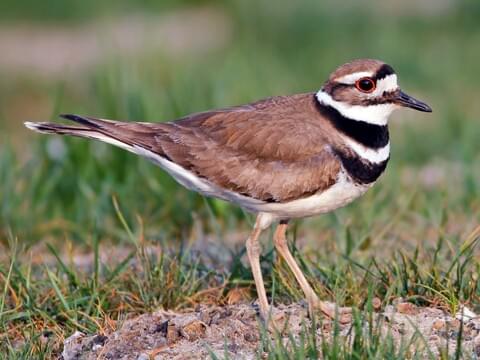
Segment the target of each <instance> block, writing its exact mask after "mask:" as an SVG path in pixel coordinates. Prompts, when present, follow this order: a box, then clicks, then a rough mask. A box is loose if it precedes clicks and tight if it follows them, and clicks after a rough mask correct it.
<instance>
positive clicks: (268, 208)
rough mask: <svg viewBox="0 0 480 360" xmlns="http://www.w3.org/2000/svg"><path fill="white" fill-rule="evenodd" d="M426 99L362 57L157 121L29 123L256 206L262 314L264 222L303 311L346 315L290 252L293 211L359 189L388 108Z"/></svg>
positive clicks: (322, 209)
mask: <svg viewBox="0 0 480 360" xmlns="http://www.w3.org/2000/svg"><path fill="white" fill-rule="evenodd" d="M399 107H408V108H412V109H415V110H419V111H424V112H431V111H432V110H431V108H430V107H429V106H428V105H427V104H425V103H423V102H421V101H419V100H416V99H414V98H413V97H411V96H409V95H407V94H405V93H404V92H403V91H401V90H400V88H399V86H398V84H397V75H396V74H395V72H394V70H393V68H392V67H391V66H389V65H387V64H385V63H383V62H382V61H378V60H371V59H360V60H354V61H351V62H349V63H346V64H344V65H342V66H340V67H339V68H337V69H336V70H335V71H334V72H333V73H331V75H330V77H329V78H328V80H327V81H326V82H325V83H324V84H323V86H322V87H321V89H320V90H319V91H317V92H310V93H304V94H297V95H290V96H275V97H270V98H267V99H263V100H260V101H256V102H253V103H250V104H247V105H241V106H235V107H230V108H225V109H219V110H211V111H206V112H201V113H196V114H192V115H188V116H186V117H183V118H181V119H178V120H175V121H171V122H164V123H145V122H119V121H112V120H104V119H97V118H93V117H88V116H79V115H70V114H69V115H61V116H62V117H63V118H65V119H68V120H71V121H73V122H75V123H77V124H76V125H73V126H69V125H62V124H56V123H45V122H40V123H35V122H26V123H25V125H26V126H27V127H28V128H29V129H32V130H35V131H38V132H41V133H51V134H60V135H72V136H79V137H83V138H88V139H95V140H100V141H103V142H106V143H109V144H112V145H115V146H118V147H120V148H123V149H126V150H128V151H130V152H132V153H135V154H137V155H140V156H142V157H145V158H147V159H149V160H151V161H152V162H154V163H155V164H157V165H158V166H160V167H161V168H163V169H164V170H165V171H167V172H168V173H169V174H170V175H171V176H172V177H173V178H175V179H176V180H177V181H178V182H179V183H180V184H181V185H183V186H185V187H186V188H188V189H190V190H193V191H197V192H199V193H201V194H203V195H205V196H211V197H216V198H220V199H223V200H226V201H230V202H232V203H235V204H237V205H239V206H241V207H243V208H244V209H246V210H248V211H251V212H253V213H255V214H257V215H256V222H255V226H254V228H253V231H252V233H251V234H250V236H249V237H248V239H247V241H246V249H247V255H248V259H249V261H250V265H251V269H252V273H253V278H254V280H255V285H256V289H257V294H258V300H259V308H260V315H261V316H262V318H263V319H265V320H267V318H268V316H269V314H270V306H269V303H268V299H267V294H266V291H265V287H264V282H263V278H262V273H261V268H260V251H261V248H260V244H259V242H258V239H259V236H260V233H261V232H262V230H265V229H266V228H268V227H269V226H270V225H271V224H272V223H278V225H277V228H276V230H275V233H274V237H273V242H274V246H275V248H276V250H277V251H278V253H279V254H280V256H282V257H283V258H284V260H285V261H286V263H287V264H288V266H289V267H290V269H291V271H292V272H293V274H294V276H295V278H296V280H297V281H298V283H299V285H300V287H301V289H302V290H303V292H304V294H305V297H306V300H307V302H308V304H309V309H310V310H312V311H313V310H317V309H318V310H320V311H321V312H323V313H324V314H326V315H328V316H329V317H332V318H333V317H335V315H336V314H337V315H340V316H343V315H345V316H348V312H349V309H348V308H339V307H337V306H336V305H335V304H333V303H329V302H326V301H321V300H320V299H319V298H318V296H317V295H316V294H315V292H314V290H313V289H312V287H311V286H310V284H309V283H308V281H307V279H306V278H305V276H304V274H303V273H302V271H301V269H300V267H299V266H298V264H297V262H296V261H295V259H294V257H293V256H292V254H291V253H290V250H289V248H288V245H287V240H286V234H285V233H286V230H287V226H288V222H289V220H291V219H296V218H304V217H309V216H313V215H317V214H322V213H326V212H330V211H332V210H335V209H337V208H339V207H342V206H344V205H346V204H348V203H350V202H351V201H353V200H354V199H356V198H358V197H359V196H361V195H362V194H364V193H365V192H366V191H367V190H368V189H369V188H370V187H371V186H372V185H373V184H374V183H375V182H376V181H377V179H378V177H379V176H380V175H381V174H382V173H383V171H384V170H385V167H386V166H387V162H388V160H389V158H390V140H389V133H388V126H387V125H388V124H387V122H388V118H389V115H390V114H391V113H392V112H393V110H395V109H397V108H399Z"/></svg>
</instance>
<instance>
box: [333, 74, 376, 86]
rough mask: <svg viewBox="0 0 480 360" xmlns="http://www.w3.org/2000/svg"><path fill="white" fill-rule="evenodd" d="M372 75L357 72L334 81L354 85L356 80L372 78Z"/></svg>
mask: <svg viewBox="0 0 480 360" xmlns="http://www.w3.org/2000/svg"><path fill="white" fill-rule="evenodd" d="M372 76H373V73H372V72H369V71H359V72H356V73H353V74H348V75H344V76H342V77H339V78H337V79H335V81H337V82H339V83H342V84H355V82H356V81H357V80H360V79H361V78H364V77H372Z"/></svg>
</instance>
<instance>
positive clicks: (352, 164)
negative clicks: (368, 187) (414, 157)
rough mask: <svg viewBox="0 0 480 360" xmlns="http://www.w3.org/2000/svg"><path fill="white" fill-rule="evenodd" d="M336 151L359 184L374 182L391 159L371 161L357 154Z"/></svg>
mask: <svg viewBox="0 0 480 360" xmlns="http://www.w3.org/2000/svg"><path fill="white" fill-rule="evenodd" d="M334 152H335V154H336V155H337V156H338V157H339V158H340V161H341V162H342V165H343V167H344V168H345V170H346V171H347V172H348V174H349V175H350V176H351V177H352V178H353V180H354V181H355V182H356V183H358V184H371V183H373V182H374V181H375V180H377V179H378V177H379V176H380V175H382V173H383V172H384V171H385V168H386V167H387V163H388V160H390V158H387V159H386V160H384V161H382V162H380V163H371V162H369V161H364V160H362V159H361V158H359V157H357V156H351V155H347V154H345V153H344V152H342V151H340V150H338V149H335V150H334Z"/></svg>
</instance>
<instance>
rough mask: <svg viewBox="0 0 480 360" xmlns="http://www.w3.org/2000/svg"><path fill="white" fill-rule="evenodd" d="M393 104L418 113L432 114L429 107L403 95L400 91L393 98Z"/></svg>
mask: <svg viewBox="0 0 480 360" xmlns="http://www.w3.org/2000/svg"><path fill="white" fill-rule="evenodd" d="M395 103H396V104H398V105H400V106H405V107H409V108H412V109H415V110H418V111H423V112H432V108H431V107H430V106H428V105H427V104H425V103H424V102H421V101H420V100H417V99H415V98H413V97H411V96H410V95H407V94H405V93H404V92H403V91H402V90H399V91H398V93H397V95H396V96H395Z"/></svg>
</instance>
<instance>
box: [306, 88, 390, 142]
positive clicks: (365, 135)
mask: <svg viewBox="0 0 480 360" xmlns="http://www.w3.org/2000/svg"><path fill="white" fill-rule="evenodd" d="M314 101H315V106H316V108H317V110H318V112H319V113H320V114H321V115H322V116H324V117H325V118H326V119H328V120H329V121H330V122H331V123H332V124H333V126H335V128H336V129H337V130H339V131H341V132H342V133H344V134H345V135H347V136H348V137H350V138H352V139H353V140H355V141H356V142H358V143H360V144H362V145H364V146H365V147H367V148H370V149H380V148H383V147H384V146H386V145H387V144H388V142H389V141H390V138H389V134H388V126H387V125H375V124H369V123H367V122H365V121H360V120H352V119H349V118H347V117H345V116H343V115H342V114H340V112H339V111H338V110H337V109H335V108H334V107H332V106H329V105H323V104H320V102H319V101H318V99H317V97H316V96H315V99H314Z"/></svg>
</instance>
